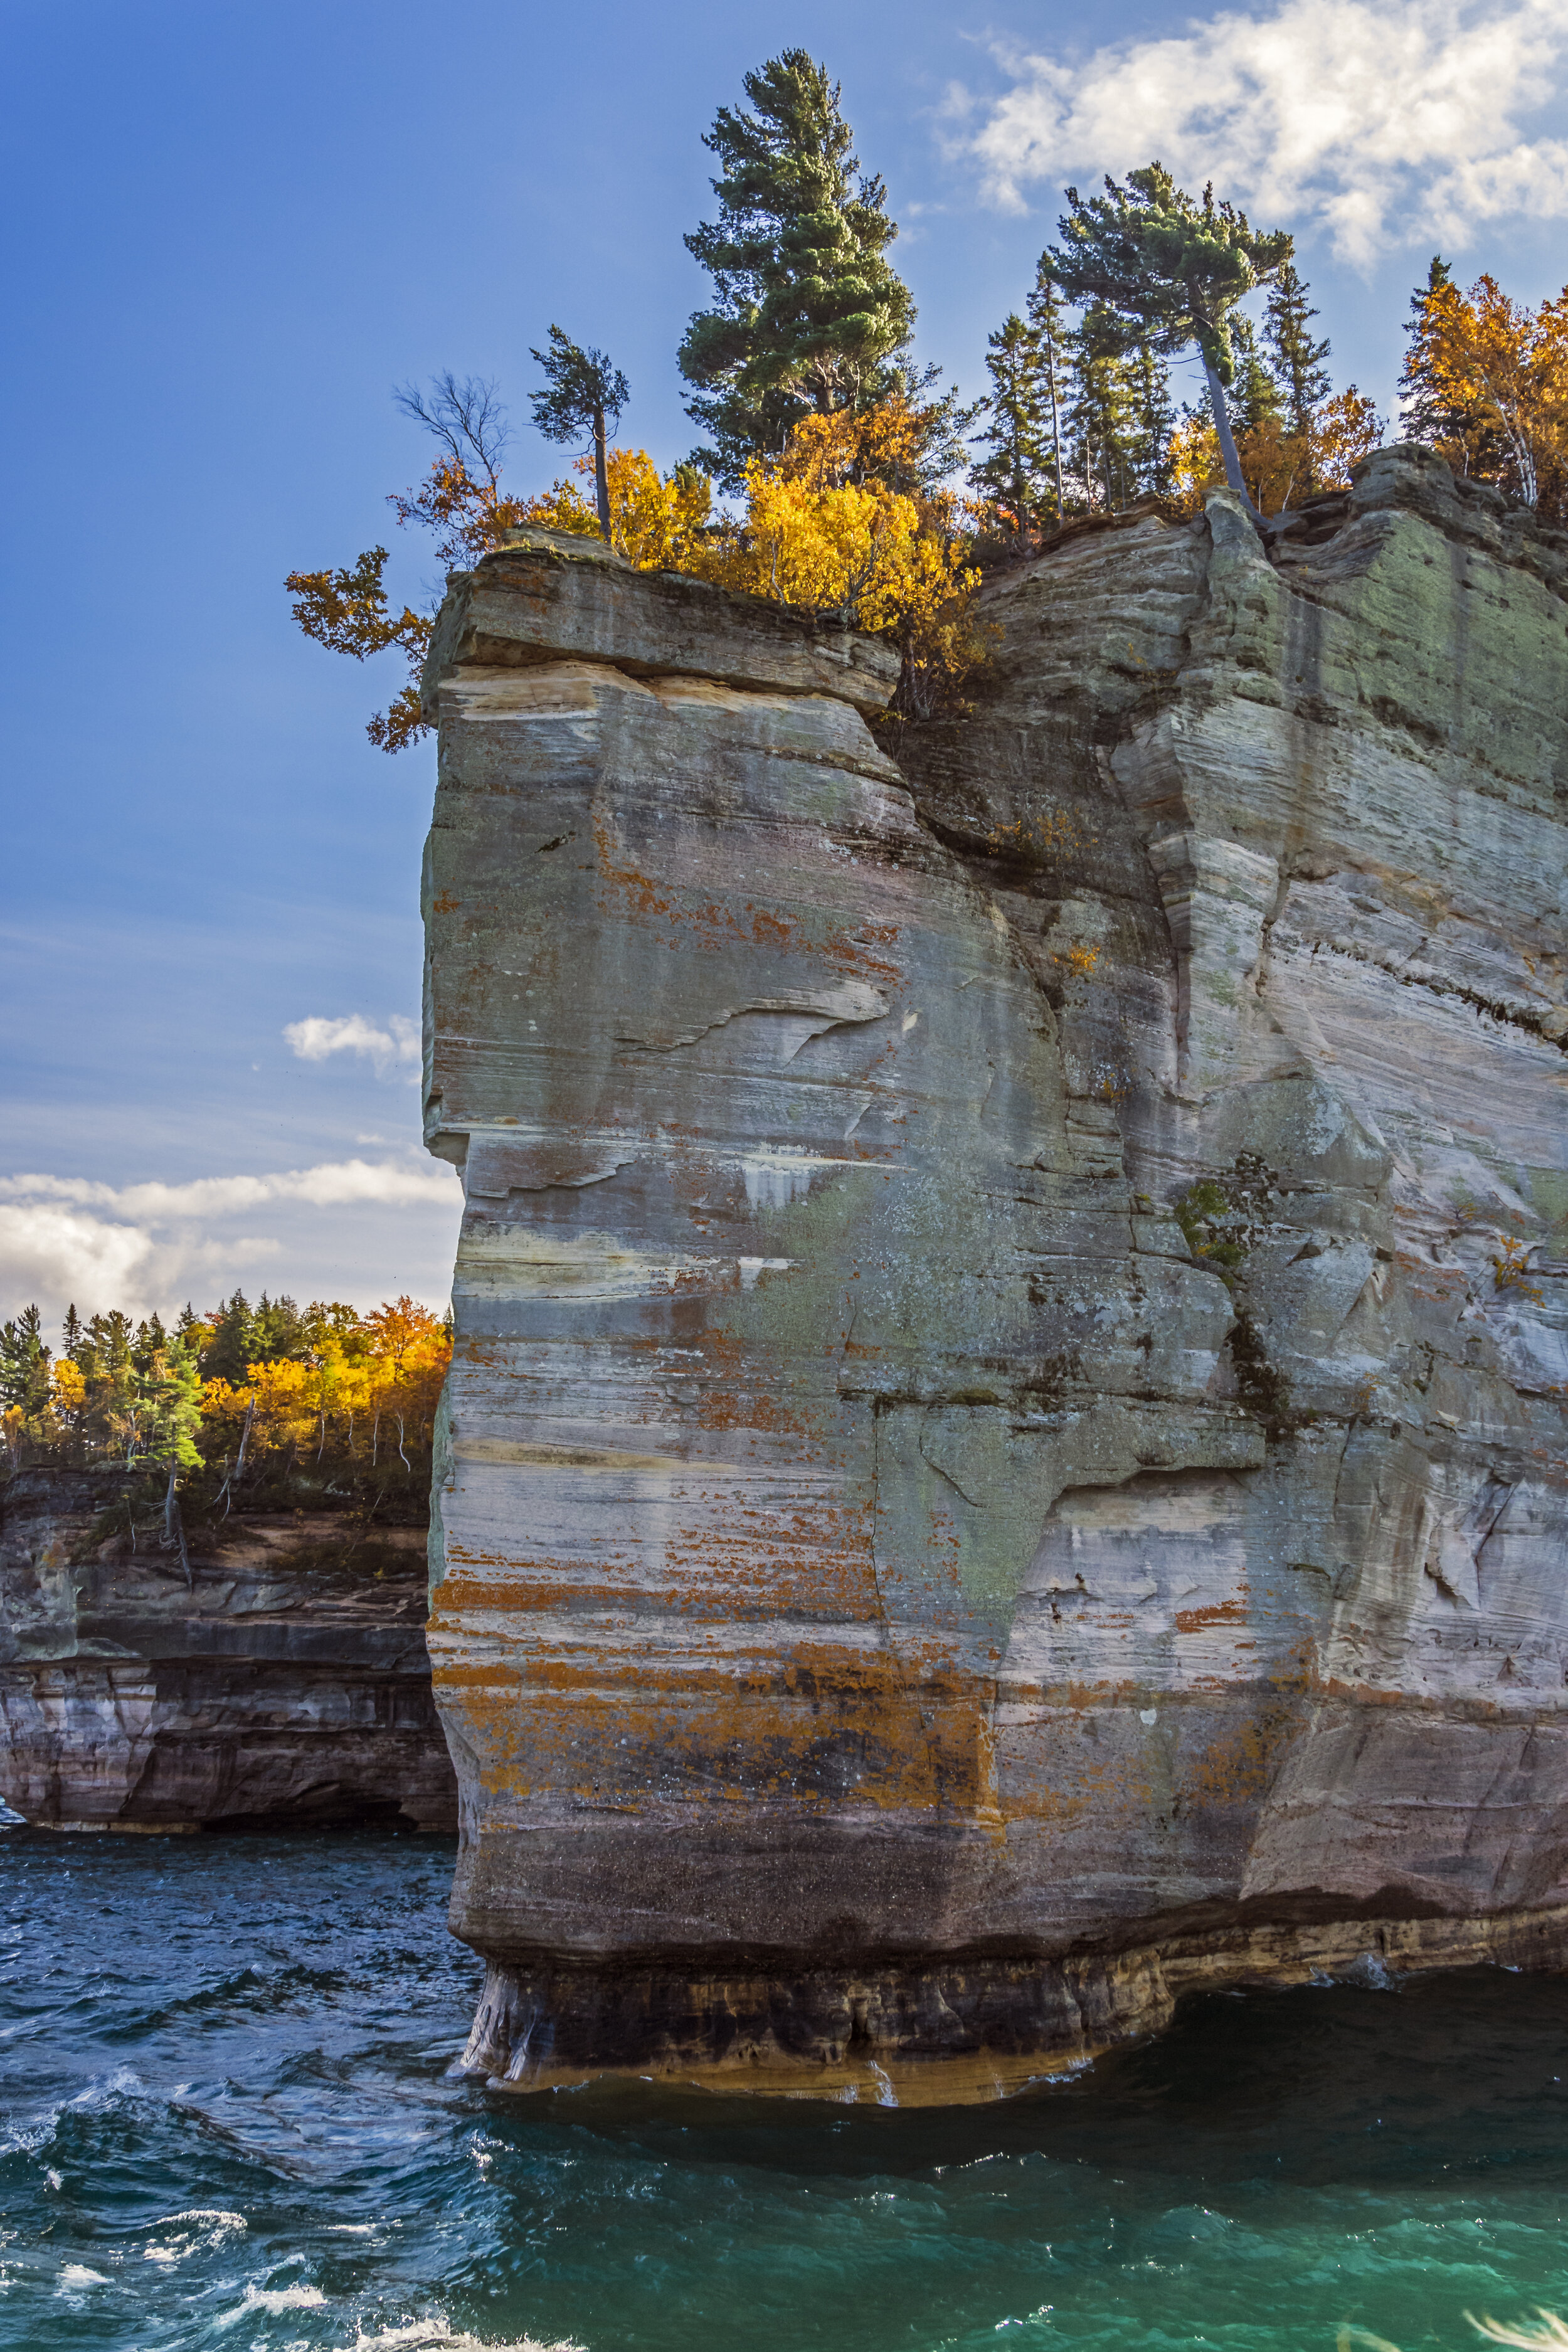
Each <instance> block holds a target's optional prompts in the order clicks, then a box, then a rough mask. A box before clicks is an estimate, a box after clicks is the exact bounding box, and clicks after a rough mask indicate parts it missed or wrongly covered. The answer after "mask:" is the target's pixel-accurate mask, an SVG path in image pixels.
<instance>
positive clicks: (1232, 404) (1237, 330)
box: [1226, 312, 1285, 435]
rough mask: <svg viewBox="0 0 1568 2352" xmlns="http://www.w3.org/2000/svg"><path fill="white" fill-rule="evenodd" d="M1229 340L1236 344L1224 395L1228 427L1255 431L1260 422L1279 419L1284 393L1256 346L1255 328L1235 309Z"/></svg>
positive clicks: (1233, 430) (1274, 421)
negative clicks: (1229, 380) (1228, 383)
mask: <svg viewBox="0 0 1568 2352" xmlns="http://www.w3.org/2000/svg"><path fill="white" fill-rule="evenodd" d="M1231 340H1232V342H1233V343H1234V345H1235V348H1236V372H1235V374H1234V375H1233V377H1232V379H1231V384H1230V390H1229V392H1228V394H1226V408H1227V409H1228V410H1229V411H1230V425H1231V430H1232V432H1233V433H1236V434H1237V435H1240V434H1247V433H1256V432H1257V431H1258V429H1259V427H1260V426H1262V425H1269V424H1275V423H1278V422H1279V419H1280V418H1281V416H1282V415H1283V414H1284V406H1285V402H1284V395H1283V394H1282V393H1281V390H1280V387H1279V384H1278V383H1276V382H1275V379H1274V375H1273V373H1272V371H1271V370H1270V369H1269V367H1268V362H1266V361H1265V359H1264V357H1263V354H1262V352H1260V351H1259V350H1258V331H1257V329H1256V328H1255V327H1254V325H1253V323H1252V321H1251V320H1250V319H1248V318H1246V317H1244V316H1242V315H1241V314H1240V313H1239V312H1238V313H1237V317H1236V318H1235V319H1234V320H1232V321H1231Z"/></svg>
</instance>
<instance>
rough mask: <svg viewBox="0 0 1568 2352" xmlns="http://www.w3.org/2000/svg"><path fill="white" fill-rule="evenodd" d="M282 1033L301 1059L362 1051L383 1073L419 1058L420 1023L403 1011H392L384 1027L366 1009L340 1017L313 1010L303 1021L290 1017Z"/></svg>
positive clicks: (318, 1059)
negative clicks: (366, 1014) (366, 1017)
mask: <svg viewBox="0 0 1568 2352" xmlns="http://www.w3.org/2000/svg"><path fill="white" fill-rule="evenodd" d="M283 1034H284V1036H285V1037H286V1038H287V1039H288V1041H289V1045H290V1046H291V1047H292V1048H293V1050H294V1052H295V1054H296V1055H298V1056H299V1058H300V1061H301V1062H324V1061H325V1060H326V1059H327V1056H328V1055H329V1054H363V1055H367V1056H368V1057H369V1059H370V1060H371V1061H372V1062H374V1065H375V1068H376V1073H377V1075H378V1076H381V1075H383V1074H384V1073H385V1072H386V1071H387V1070H388V1069H390V1068H392V1067H393V1066H395V1064H398V1063H406V1062H413V1063H417V1062H418V1059H419V1024H418V1023H417V1022H416V1021H409V1020H406V1019H405V1017H404V1015H403V1014H402V1013H392V1014H391V1015H389V1017H388V1019H387V1021H386V1024H385V1026H384V1027H383V1028H377V1026H376V1024H375V1023H374V1021H367V1020H366V1019H365V1017H364V1015H363V1013H344V1014H343V1015H342V1017H341V1018H339V1019H337V1020H331V1019H329V1018H328V1017H327V1016H326V1015H325V1014H324V1013H310V1014H308V1015H307V1016H306V1018H305V1019H304V1020H303V1021H290V1022H289V1024H288V1026H287V1028H286V1029H285V1030H284V1032H283Z"/></svg>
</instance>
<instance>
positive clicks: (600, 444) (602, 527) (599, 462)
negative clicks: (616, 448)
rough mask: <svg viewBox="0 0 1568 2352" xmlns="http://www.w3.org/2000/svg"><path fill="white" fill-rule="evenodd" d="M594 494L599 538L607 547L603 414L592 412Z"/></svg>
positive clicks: (598, 410) (607, 492) (597, 410)
mask: <svg viewBox="0 0 1568 2352" xmlns="http://www.w3.org/2000/svg"><path fill="white" fill-rule="evenodd" d="M594 492H595V497H596V498H597V499H598V501H599V536H600V538H601V539H602V540H603V541H604V542H605V546H606V547H608V546H609V545H610V544H611V540H610V473H609V467H608V465H607V464H606V462H605V412H604V410H603V409H602V408H595V411H594Z"/></svg>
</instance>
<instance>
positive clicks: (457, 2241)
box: [0, 1829, 1568, 2352]
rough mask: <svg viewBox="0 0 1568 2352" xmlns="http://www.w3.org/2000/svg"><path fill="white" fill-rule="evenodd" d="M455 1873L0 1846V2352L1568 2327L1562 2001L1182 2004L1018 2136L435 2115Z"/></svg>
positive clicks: (1444, 1990)
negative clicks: (1484, 2323) (1562, 2318)
mask: <svg viewBox="0 0 1568 2352" xmlns="http://www.w3.org/2000/svg"><path fill="white" fill-rule="evenodd" d="M451 1865H452V1847H451V1845H450V1844H449V1843H447V1842H446V1841H437V1840H434V1839H426V1838H418V1837H414V1836H406V1837H399V1836H396V1835H395V1834H389V1833H374V1834H372V1833H366V1834H363V1835H353V1834H346V1833H345V1834H343V1835H325V1836H317V1837H310V1838H303V1837H301V1838H261V1837H255V1838H234V1839H220V1838H216V1837H188V1838H130V1837H127V1838H117V1837H98V1838H89V1837H73V1838H60V1837H49V1836H47V1835H43V1834H39V1833H36V1832H31V1831H27V1830H21V1829H16V1830H10V1831H7V1832H3V1833H0V1933H3V1937H4V1943H3V1947H0V1950H3V1967H0V2281H3V2291H0V2344H3V2345H5V2346H26V2347H28V2352H44V2347H57V2346H58V2347H84V2352H85V2347H91V2352H130V2347H135V2352H162V2348H163V2347H175V2346H178V2347H204V2352H205V2347H213V2352H251V2347H257V2352H260V2347H267V2352H285V2347H291V2348H292V2352H307V2347H309V2352H315V2347H344V2352H346V2347H361V2352H368V2347H372V2346H375V2347H393V2346H398V2347H421V2352H422V2347H426V2346H436V2345H441V2344H447V2345H452V2344H456V2343H459V2342H463V2341H464V2340H465V2339H468V2338H471V2339H473V2340H475V2341H477V2342H478V2343H479V2344H481V2345H486V2346H490V2345H498V2346H499V2345H514V2344H517V2343H519V2342H521V2340H522V2339H524V2338H526V2337H533V2338H537V2339H540V2340H542V2341H543V2342H546V2343H552V2342H556V2341H559V2340H562V2339H570V2340H571V2341H573V2342H574V2343H576V2344H580V2345H583V2346H585V2347H589V2352H619V2347H637V2352H721V2347H722V2352H731V2347H733V2352H805V2347H825V2352H893V2347H900V2352H902V2347H915V2352H937V2347H942V2352H950V2347H952V2352H957V2348H958V2347H962V2352H978V2347H982V2346H985V2347H1002V2346H1010V2347H1017V2352H1025V2347H1043V2346H1053V2345H1074V2346H1095V2347H1100V2346H1104V2347H1118V2352H1123V2347H1140V2352H1141V2348H1142V2347H1166V2346H1182V2347H1185V2346H1193V2345H1208V2346H1216V2347H1235V2352H1274V2347H1292V2352H1295V2347H1321V2352H1333V2345H1334V2336H1335V2330H1336V2328H1337V2326H1339V2324H1340V2323H1341V2322H1342V2321H1345V2320H1349V2321H1351V2322H1352V2323H1354V2324H1355V2325H1357V2326H1362V2327H1364V2328H1368V2329H1370V2330H1372V2331H1373V2332H1374V2333H1376V2334H1377V2335H1380V2336H1386V2337H1389V2338H1391V2339H1392V2340H1393V2342H1394V2343H1395V2344H1396V2345H1398V2346H1400V2347H1402V2352H1416V2347H1427V2346H1441V2347H1455V2352H1458V2347H1465V2346H1467V2345H1473V2344H1475V2343H1476V2342H1477V2341H1478V2339H1477V2338H1476V2337H1475V2336H1473V2334H1472V2333H1471V2331H1470V2329H1469V2328H1468V2326H1467V2325H1466V2323H1465V2319H1464V2313H1465V2311H1466V2309H1467V2307H1468V2308H1469V2309H1470V2310H1474V2311H1489V2312H1491V2313H1493V2314H1494V2315H1498V2316H1499V2317H1502V2316H1509V2317H1514V2316H1517V2315H1520V2314H1521V2313H1522V2312H1524V2311H1526V2310H1527V2309H1528V2308H1529V2307H1530V2306H1531V2305H1542V2304H1543V2305H1548V2306H1555V2307H1557V2308H1559V2309H1562V2310H1563V2311H1564V2312H1565V2313H1568V2241H1565V2237H1564V2229H1563V2215H1564V2212H1565V2210H1568V2198H1565V2194H1564V2190H1565V2186H1568V2182H1565V2163H1568V2089H1565V2087H1564V2086H1565V2084H1568V1980H1565V1979H1531V1978H1526V1977H1514V1976H1510V1975H1506V1974H1503V1973H1500V1972H1498V1971H1492V1970H1479V1971H1475V1972H1471V1973H1468V1974H1466V1975H1465V1976H1462V1977H1449V1978H1430V1979H1422V1980H1419V1981H1407V1982H1406V1984H1405V1987H1404V1988H1403V1989H1402V1990H1397V1991H1391V1990H1377V1989H1375V1988H1373V1987H1371V1986H1368V1987H1365V1988H1362V1987H1353V1986H1339V1987H1332V1988H1325V1989H1323V1990H1310V1991H1301V1992H1293V1993H1283V1994H1271V1995H1263V1996H1259V1995H1254V1996H1249V1997H1247V1998H1246V1999H1237V1998H1227V1997H1211V1998H1206V1999H1205V2000H1201V2001H1198V2002H1195V2003H1194V2004H1192V2005H1191V2006H1189V2007H1187V2008H1186V2009H1184V2011H1183V2012H1182V2014H1181V2017H1180V2020H1179V2021H1178V2024H1177V2026H1176V2028H1175V2030H1174V2031H1173V2032H1172V2033H1171V2034H1169V2035H1168V2036H1167V2037H1166V2038H1165V2039H1164V2040H1163V2041H1162V2042H1154V2043H1151V2044H1148V2045H1146V2046H1143V2047H1141V2048H1139V2049H1136V2050H1131V2051H1127V2052H1124V2053H1121V2054H1119V2055H1118V2056H1115V2057H1113V2058H1110V2059H1106V2060H1102V2061H1101V2062H1100V2063H1099V2064H1097V2065H1095V2066H1094V2067H1092V2068H1089V2069H1088V2070H1086V2071H1085V2072H1083V2073H1081V2074H1078V2075H1077V2076H1075V2077H1073V2078H1072V2079H1070V2080H1068V2081H1067V2082H1064V2083H1061V2084H1058V2085H1057V2086H1056V2087H1055V2088H1052V2089H1048V2090H1042V2091H1038V2092H1036V2093H1032V2094H1029V2095H1025V2096H1023V2097H1020V2098H1017V2099H1016V2100H1013V2101H1009V2102H1007V2103H1006V2104H1005V2105H995V2106H986V2107H971V2108H961V2109H946V2110H942V2109H936V2110H932V2109H929V2108H928V2109H922V2110H918V2111H915V2112H911V2113H907V2114H905V2113H896V2112H890V2111H888V2110H884V2109H876V2108H867V2107H848V2108H847V2107H842V2106H834V2105H828V2104H826V2103H823V2104H817V2103H816V2102H801V2103H784V2104H780V2103H777V2102H767V2101H752V2100H746V2099H739V2098H728V2097H726V2098H718V2097H715V2096H712V2095H706V2094H701V2093H694V2092H671V2091H669V2090H665V2089H656V2088H654V2087H653V2086H651V2085H642V2084H631V2085H623V2086H617V2087H614V2088H611V2087H607V2086H594V2087H590V2088H587V2089H584V2090H577V2091H569V2092H554V2093H549V2094H544V2095H536V2096H534V2097H532V2098H515V2097H510V2096H508V2095H504V2094H495V2093H490V2092H487V2091H485V2090H483V2089H477V2088H475V2087H473V2086H472V2085H469V2084H460V2083H452V2082H449V2081H448V2080H447V2076H446V2069H447V2065H448V2064H449V2063H450V2061H451V2059H452V2057H453V2056H454V2054H455V2053H456V2052H457V2051H458V2048H459V2047H460V2045H461V2042H462V2040H463V2037H464V2034H465V2032H466V2031H467V2027H468V2019H469V2015H470V2012H471V2010H472V2006H473V2000H474V1996H475V1993H476V1991H477V1989H478V1981H479V1967H478V1964H477V1962H476V1961H475V1960H474V1958H473V1957H472V1955H471V1954H469V1953H468V1952H466V1951H465V1950H464V1949H463V1948H462V1947H461V1946H459V1945H458V1944H456V1943H454V1942H453V1940H452V1939H451V1937H449V1936H448V1935H447V1930H446V1919H445V1915H446V1895H447V1885H448V1882H449V1879H450V1874H451Z"/></svg>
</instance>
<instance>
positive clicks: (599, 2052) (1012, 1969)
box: [454, 1906, 1568, 2106]
mask: <svg viewBox="0 0 1568 2352" xmlns="http://www.w3.org/2000/svg"><path fill="white" fill-rule="evenodd" d="M1485 1965H1490V1966H1494V1967H1503V1968H1510V1969H1532V1970H1543V1969H1561V1968H1563V1967H1564V1966H1565V1965H1568V1906H1564V1907H1561V1908H1557V1909H1553V1910H1549V1911H1512V1912H1505V1913H1501V1914H1499V1915H1498V1916H1495V1917H1492V1918H1487V1919H1475V1918H1471V1919H1455V1918H1428V1919H1391V1918H1384V1919H1335V1920H1331V1921H1328V1922H1324V1923H1320V1924H1316V1925H1313V1926H1264V1927H1252V1928H1233V1929H1226V1930H1221V1931H1216V1932H1214V1933H1212V1934H1208V1935H1202V1936H1191V1937H1182V1938H1179V1939H1176V1940H1173V1941H1172V1942H1170V1943H1167V1944H1163V1945H1155V1944H1150V1945H1144V1946H1141V1947H1138V1948H1134V1949H1130V1950H1127V1951H1122V1952H1113V1953H1107V1952H1097V1953H1084V1954H1077V1955H1072V1956H1068V1957H1064V1958H1057V1959H1050V1960H1041V1959H1017V1960H1006V1959H984V1960H973V1961H967V1960H955V1961H952V1962H951V1963H947V1964H944V1965H942V1966H939V1967H929V1966H928V1967H923V1968H922V1967H909V1968H872V1969H865V1970H862V1971H852V1970H845V1969H824V1970H822V1971H820V1972H818V1973H813V1974H809V1975H798V1974H792V1975H782V1974H781V1975H776V1976H775V1975H769V1974H766V1973H762V1972H759V1973H758V1974H756V1975H752V1976H740V1975H731V1976H705V1977H693V1976H689V1975H683V1974H679V1973H678V1972H675V1971H672V1970H668V1969H641V1970H639V1969H569V1968H542V1969H538V1970H536V1971H532V1972H530V1971H527V1970H523V1969H513V1968H506V1967H501V1966H498V1965H497V1964H496V1963H494V1962H491V1963H490V1964H489V1967H488V1968H487V1969H486V1972H485V1988H484V1992H483V1994H482V1995H481V1997H480V2000H479V2010H478V2012H477V2013H476V2015H475V2018H474V2025H473V2031H472V2032H471V2033H470V2034H469V2036H468V2045H467V2047H466V2049H465V2050H464V2052H463V2055H462V2057H461V2058H460V2059H459V2061H458V2065H457V2067H456V2068H455V2069H454V2071H455V2072H457V2073H459V2074H466V2075H469V2076H473V2077H478V2078H480V2079H483V2080H485V2081H488V2082H489V2084H490V2087H491V2088H492V2089H496V2090H509V2091H536V2090H555V2089H563V2088H565V2087H567V2086H569V2085H571V2084H580V2083H585V2082H589V2081H592V2080H593V2079H595V2077H597V2076H600V2075H625V2076H636V2077H640V2078H645V2079H646V2078H647V2077H651V2076H660V2077H666V2078H668V2077H671V2076H674V2077H678V2078H679V2079H681V2080H684V2081H688V2082H691V2083H696V2084H702V2085H704V2086H705V2087H707V2088H709V2089H711V2090H721V2091H724V2092H727V2093H731V2094H733V2093H739V2092H745V2093H748V2094H752V2093H755V2094H761V2095H772V2096H775V2097H785V2098H817V2099H822V2098H826V2099H839V2100H870V2101H872V2102H875V2103H879V2104H881V2105H897V2106H925V2105H933V2106H936V2105H974V2104H977V2103H979V2102H981V2101H984V2100H987V2099H999V2098H1005V2097H1006V2096H1007V2095H1009V2094H1010V2093H1012V2092H1015V2091H1020V2090H1024V2089H1026V2087H1027V2086H1028V2084H1031V2083H1033V2082H1037V2081H1040V2080H1042V2079H1043V2078H1045V2077H1047V2076H1048V2075H1050V2074H1059V2073H1062V2072H1063V2071H1065V2070H1067V2069H1069V2068H1071V2067H1073V2066H1076V2065H1080V2064H1082V2063H1084V2062H1085V2061H1087V2060H1089V2059H1090V2058H1094V2057H1097V2056H1098V2055H1100V2053H1102V2052H1103V2051H1106V2050H1110V2049H1112V2048H1114V2047H1115V2046H1116V2045H1117V2044H1118V2043H1119V2042H1131V2041H1134V2040H1136V2039H1137V2038H1138V2037H1140V2036H1141V2035H1143V2034H1146V2033H1157V2032H1163V2029H1164V2028H1165V2027H1166V2026H1167V2025H1169V2024H1170V2022H1171V2020H1172V2017H1173V2014H1174V2011H1175V2006H1176V2003H1177V2001H1178V2000H1180V1999H1181V1998H1182V1996H1183V1995H1184V1993H1189V1992H1204V1991H1208V1992H1218V1991H1224V1990H1227V1989H1234V1988H1239V1987H1249V1988H1254V1989H1262V1988H1270V1987H1279V1988H1283V1987H1286V1986H1289V1985H1302V1984H1310V1983H1313V1982H1317V1981H1321V1980H1322V1979H1349V1980H1351V1981H1352V1982H1353V1981H1361V1982H1363V1983H1370V1984H1373V1985H1378V1986H1382V1985H1384V1984H1386V1983H1387V1982H1388V1981H1389V1979H1392V1978H1396V1977H1399V1976H1403V1975H1411V1974H1415V1973H1417V1972H1419V1971H1422V1970H1426V1969H1460V1968H1475V1967H1478V1966H1485Z"/></svg>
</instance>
